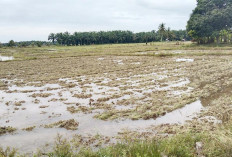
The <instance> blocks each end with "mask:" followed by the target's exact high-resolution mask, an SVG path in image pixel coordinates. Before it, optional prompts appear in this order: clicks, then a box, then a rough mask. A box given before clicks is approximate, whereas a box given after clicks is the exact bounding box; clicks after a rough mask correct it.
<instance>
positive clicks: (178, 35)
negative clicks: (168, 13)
mask: <svg viewBox="0 0 232 157" xmlns="http://www.w3.org/2000/svg"><path fill="white" fill-rule="evenodd" d="M161 25H162V27H160V29H159V30H158V31H154V30H153V31H150V32H139V33H133V32H132V31H121V30H116V31H100V32H74V33H73V34H71V33H69V32H63V33H51V34H49V36H48V40H49V41H51V42H52V43H53V44H59V45H68V46H70V45H92V44H117V43H148V42H158V41H164V40H168V41H177V40H183V39H185V40H190V39H191V38H190V37H189V36H188V34H187V32H186V31H185V30H171V29H170V28H167V29H166V28H165V24H161Z"/></svg>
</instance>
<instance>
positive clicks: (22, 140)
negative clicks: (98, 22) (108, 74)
mask: <svg viewBox="0 0 232 157" xmlns="http://www.w3.org/2000/svg"><path fill="white" fill-rule="evenodd" d="M153 75H156V74H155V73H154V74H153V73H152V74H151V76H153ZM135 77H138V76H135ZM139 77H142V76H139ZM157 77H158V78H157V79H159V76H157ZM83 79H84V77H83ZM102 80H103V82H105V83H107V82H109V81H110V80H109V79H102ZM59 81H61V82H66V83H73V84H75V85H76V86H75V87H74V88H67V87H64V86H61V85H58V84H47V85H45V86H42V87H34V86H24V87H18V86H15V85H12V86H9V87H8V90H6V91H0V126H12V127H15V128H17V131H16V132H15V133H14V134H7V135H2V136H0V141H1V143H0V146H3V147H6V146H11V147H15V148H18V149H19V150H20V151H22V152H31V151H36V149H37V148H41V147H42V146H44V145H45V144H48V146H49V145H52V144H53V142H54V140H55V137H56V136H57V134H61V135H63V136H64V137H66V138H70V137H72V136H73V135H75V134H79V135H83V136H84V135H89V134H90V135H93V136H94V135H96V134H101V135H104V136H110V137H113V136H116V135H117V134H118V132H120V131H123V130H134V131H142V130H144V131H146V128H148V127H150V126H153V125H160V124H174V123H178V124H183V123H184V122H185V121H186V120H191V119H192V118H193V117H194V116H195V115H196V114H197V113H199V112H200V111H201V110H202V109H203V107H202V105H201V101H196V102H194V103H191V104H189V105H186V106H185V107H183V108H181V109H178V110H175V111H173V112H170V113H167V114H166V115H165V116H162V117H159V118H157V119H156V120H153V119H151V120H136V121H132V120H117V121H103V120H98V119H94V118H93V117H94V115H96V114H98V113H99V112H102V111H101V110H96V111H93V112H92V113H89V114H84V113H76V114H71V113H70V112H68V111H67V107H70V106H74V107H76V104H77V102H78V106H85V107H90V106H89V101H90V99H94V100H96V99H98V98H104V97H107V96H111V95H113V94H119V93H120V89H119V87H108V86H103V85H96V84H94V83H90V84H86V85H85V89H83V87H81V86H80V85H79V84H78V82H77V81H74V80H70V79H60V80H59ZM128 83H129V82H128ZM130 83H131V84H134V82H130ZM188 83H189V80H188V79H182V80H179V81H177V82H175V83H174V84H172V85H170V87H169V86H168V89H171V88H172V87H179V86H182V85H186V84H188ZM137 85H139V83H137V84H136V83H135V84H134V86H135V87H134V88H136V86H137ZM153 90H164V89H161V88H158V87H157V88H154V89H153ZM165 90H166V89H165ZM83 91H85V94H91V95H92V96H91V97H90V98H77V97H74V96H73V95H74V94H83ZM130 91H131V92H132V91H133V90H130ZM147 92H148V91H147ZM150 92H152V89H151V91H150ZM36 94H45V95H46V94H49V95H47V96H37V97H34V96H33V95H36ZM142 96H143V93H138V92H134V94H132V95H122V96H121V97H119V98H116V99H112V100H109V101H108V102H107V103H110V104H111V103H112V102H114V103H113V104H114V105H115V109H118V110H127V109H130V108H131V106H120V104H117V101H118V100H122V99H129V98H130V97H142ZM18 102H21V104H20V105H17V103H18ZM41 106H46V107H45V108H43V107H41ZM69 119H75V120H76V121H78V122H79V126H78V130H76V131H68V130H66V129H63V128H50V129H47V128H44V125H47V124H52V123H55V122H58V121H60V120H69ZM31 126H35V127H36V128H35V129H34V130H32V131H31V132H27V131H23V130H22V129H24V128H27V127H31Z"/></svg>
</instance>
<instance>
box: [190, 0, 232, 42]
mask: <svg viewBox="0 0 232 157" xmlns="http://www.w3.org/2000/svg"><path fill="white" fill-rule="evenodd" d="M231 13H232V0H197V7H196V8H195V9H194V10H193V12H192V14H191V17H190V19H189V21H188V24H187V31H188V34H189V36H191V37H192V38H193V40H194V41H197V42H198V43H199V44H206V43H232V14H231Z"/></svg>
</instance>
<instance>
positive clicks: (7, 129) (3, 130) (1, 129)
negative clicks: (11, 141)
mask: <svg viewBox="0 0 232 157" xmlns="http://www.w3.org/2000/svg"><path fill="white" fill-rule="evenodd" d="M16 130H17V129H16V128H13V127H10V126H8V127H0V135H3V134H6V133H13V132H15V131H16Z"/></svg>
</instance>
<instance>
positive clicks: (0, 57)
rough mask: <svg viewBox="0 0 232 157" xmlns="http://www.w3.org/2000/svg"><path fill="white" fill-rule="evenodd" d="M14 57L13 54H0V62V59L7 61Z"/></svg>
mask: <svg viewBox="0 0 232 157" xmlns="http://www.w3.org/2000/svg"><path fill="white" fill-rule="evenodd" d="M13 59H14V57H13V56H1V55H0V62H1V61H9V60H13Z"/></svg>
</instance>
